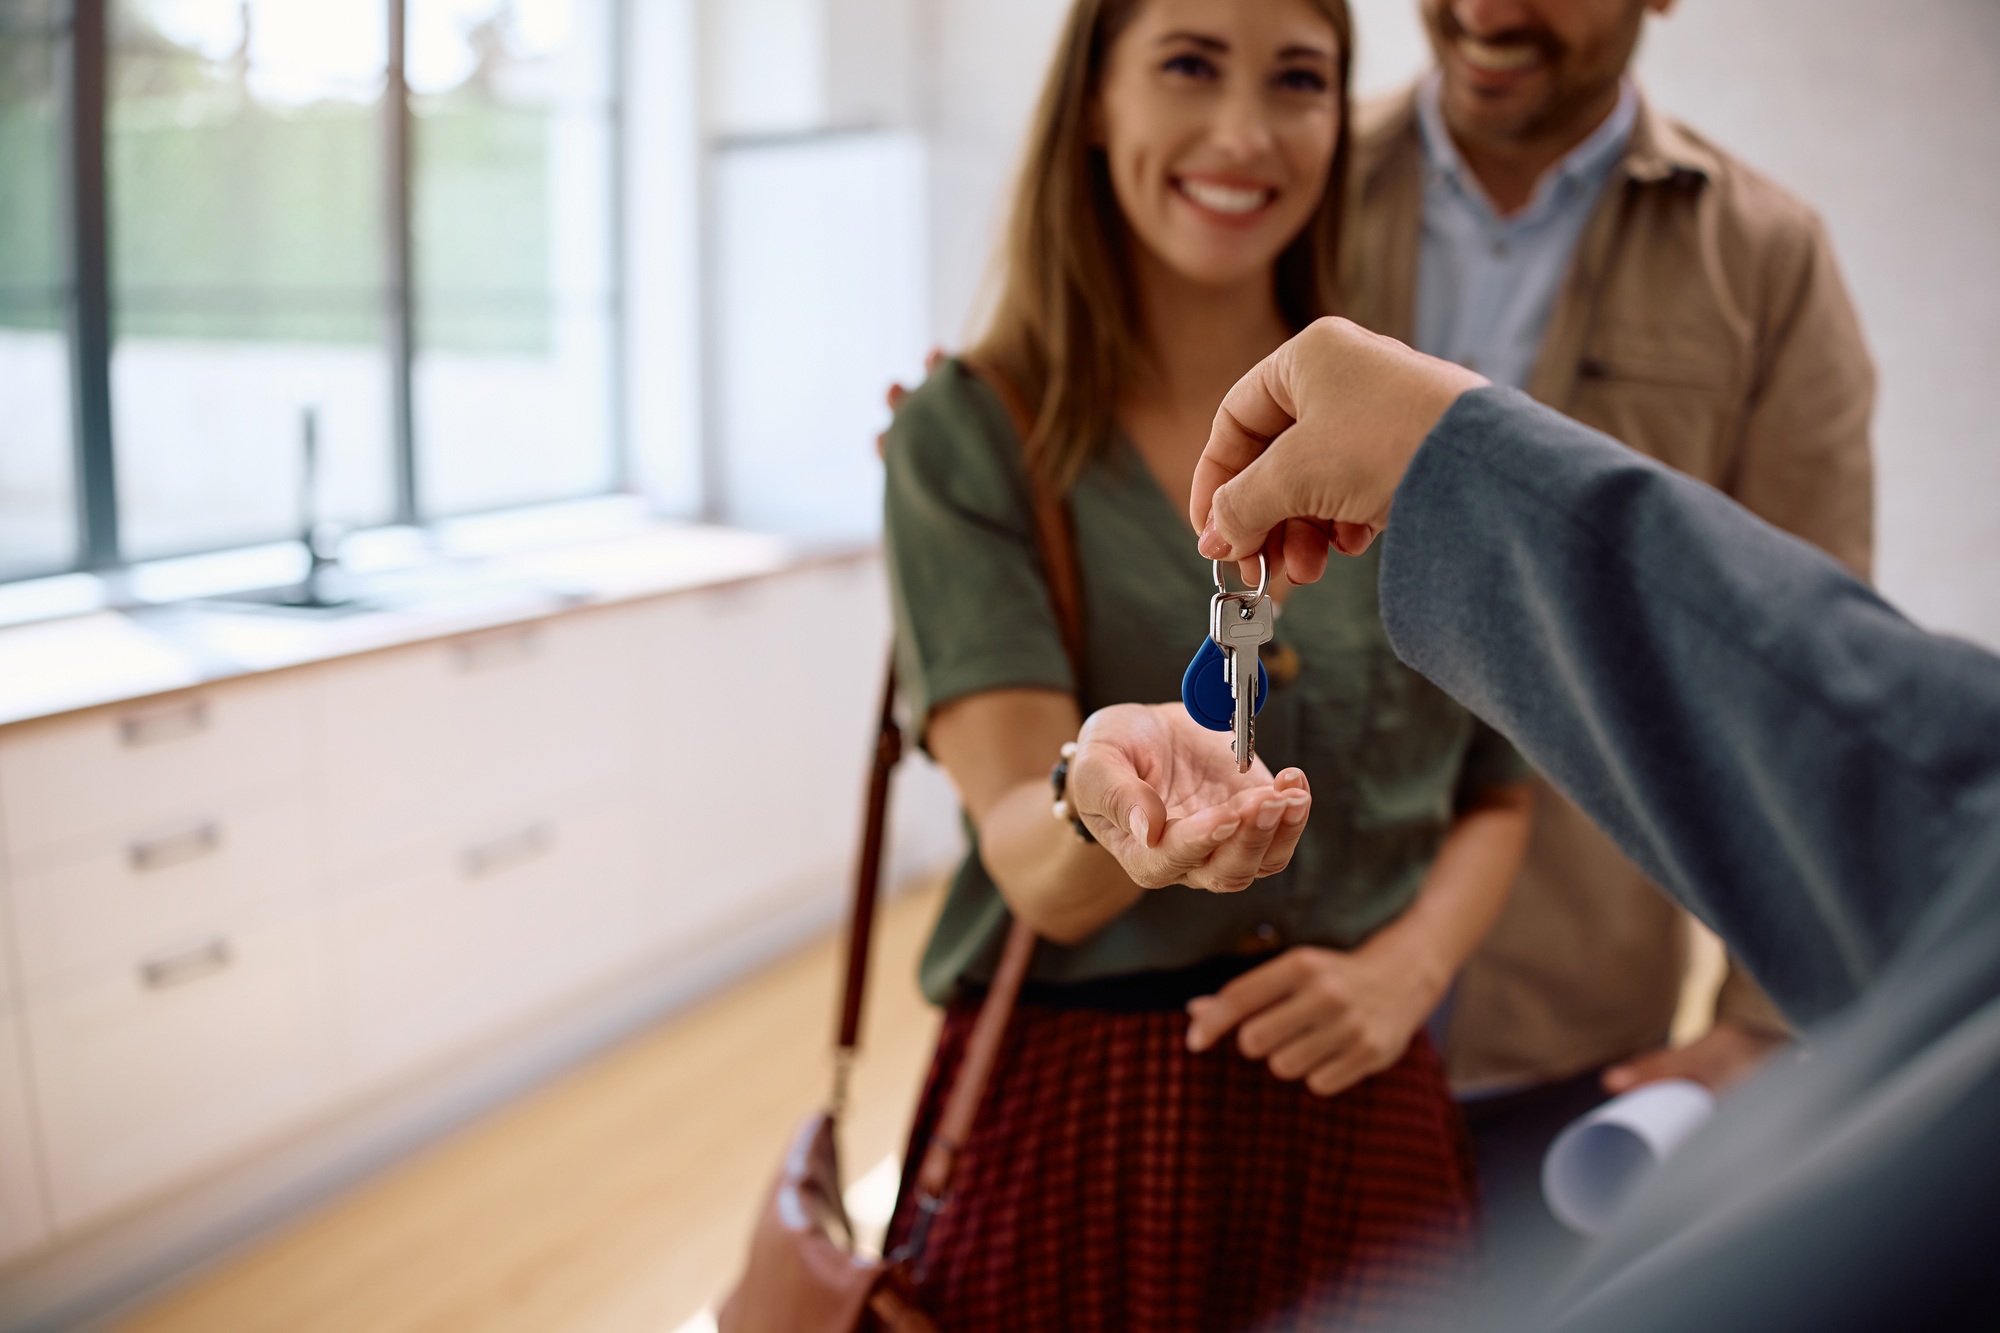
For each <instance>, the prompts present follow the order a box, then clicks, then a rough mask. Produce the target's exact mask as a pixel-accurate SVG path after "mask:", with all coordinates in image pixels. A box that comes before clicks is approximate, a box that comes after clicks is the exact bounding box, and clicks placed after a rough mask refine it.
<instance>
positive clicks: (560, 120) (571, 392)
mask: <svg viewBox="0 0 2000 1333" xmlns="http://www.w3.org/2000/svg"><path fill="white" fill-rule="evenodd" d="M409 15H410V19H409V22H410V27H409V31H410V67H409V81H410V93H411V103H410V109H411V113H412V125H411V159H412V162H413V164H414V170H413V173H412V187H413V191H414V205H415V208H414V219H413V221H414V250H415V253H414V263H413V273H414V277H415V284H416V292H415V306H414V313H415V317H416V364H415V380H414V385H413V389H414V395H415V400H414V404H413V406H414V409H415V413H416V422H417V434H418V438H419V439H421V440H423V441H424V442H425V446H426V447H425V448H424V449H423V450H422V451H421V452H420V453H419V455H418V486H417V491H418V494H419V495H421V496H423V497H424V499H425V502H426V505H427V508H428V509H429V510H430V511H431V512H433V513H454V514H455V513H463V512H465V511H467V510H475V509H492V508H496V507H499V506H503V505H513V504H521V503H523V502H526V501H531V500H538V499H550V498H554V497H557V496H568V495H582V494H588V493H590V492H593V491H602V490H606V489H609V488H610V487H612V486H613V485H614V484H616V481H617V459H616V456H615V453H614V451H613V450H612V448H611V447H610V442H611V440H612V438H613V434H614V432H613V428H612V421H611V416H610V404H611V394H610V392H609V388H610V386H611V384H612V359H613V345H614V341H615V337H616V328H615V320H614V310H613V305H612V292H613V272H612V253H611V251H612V236H613V230H612V202H613V197H614V196H613V189H612V181H613V165H612V163H613V158H612V150H613V124H614V122H613V114H612V113H613V107H612V101H611V87H612V80H611V50H612V42H611V33H610V32H609V30H608V23H607V21H606V20H607V19H608V18H609V13H608V12H607V10H606V8H605V7H604V6H602V5H586V4H572V3H568V0H498V3H496V2H495V0H410V10H409Z"/></svg>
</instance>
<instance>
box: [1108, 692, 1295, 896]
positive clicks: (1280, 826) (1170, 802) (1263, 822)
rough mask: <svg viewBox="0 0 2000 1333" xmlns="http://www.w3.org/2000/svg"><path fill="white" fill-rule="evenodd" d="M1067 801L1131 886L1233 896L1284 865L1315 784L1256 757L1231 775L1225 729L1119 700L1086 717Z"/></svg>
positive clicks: (1176, 708) (1165, 708)
mask: <svg viewBox="0 0 2000 1333" xmlns="http://www.w3.org/2000/svg"><path fill="white" fill-rule="evenodd" d="M1069 802H1070V809H1071V810H1072V811H1074V812H1075V813H1076V814H1077V816H1078V817H1079V818H1081V819H1082V820H1083V822H1084V825H1085V826H1086V827H1087V828H1089V830H1090V832H1091V836H1092V837H1094V838H1096V839H1097V841H1098V842H1099V843H1100V844H1101V845H1102V846H1103V847H1104V848H1105V850H1106V851H1108V852H1110V853H1111V855H1112V856H1114V857H1116V858H1117V860H1118V863H1119V865H1120V866H1122V867H1123V868H1124V870H1125V873H1126V874H1127V875H1130V876H1131V877H1132V881H1133V882H1134V883H1136V884H1139V885H1141V886H1143V887H1145V888H1149V889H1156V888H1162V887H1164V886H1166V885H1168V884H1187V885H1190V886H1192V887H1194V888H1198V889H1208V890H1210V891H1212V892H1216V893H1236V892H1239V891H1241V890H1243V889H1246V888H1248V887H1250V884H1251V882H1252V881H1254V880H1256V879H1258V878H1260V877H1262V876H1264V875H1275V874H1276V873H1277V872H1278V871H1280V870H1283V869H1284V868H1285V866H1286V865H1287V864H1288V863H1289V862H1290V861H1291V859H1292V851H1293V849H1294V848H1296V847H1297V846H1298V844H1299V835H1300V834H1301V833H1303V832H1304V831H1305V827H1306V816H1307V815H1308V814H1310V813H1311V810H1312V790H1311V788H1310V787H1309V786H1308V785H1307V783H1306V775H1305V774H1304V773H1302V772H1300V771H1299V770H1298V769H1296V768H1288V769H1286V770H1285V771H1284V772H1282V773H1280V774H1278V776H1277V777H1276V778H1273V777H1272V776H1271V771H1270V770H1269V769H1267V768H1266V767H1264V761H1263V760H1261V759H1259V760H1256V761H1254V762H1253V763H1252V764H1251V766H1250V771H1249V772H1247V773H1238V772H1237V771H1236V759H1235V756H1234V755H1233V754H1232V752H1231V750H1230V745H1229V736H1228V734H1227V733H1225V732H1214V731H1209V730H1208V729H1207V728H1205V727H1203V726H1201V725H1200V724H1199V723H1197V722H1196V721H1195V720H1194V719H1193V718H1191V717H1189V716H1188V715H1187V710H1186V709H1184V708H1182V707H1181V706H1180V705H1179V704H1119V705H1116V706H1114V707H1111V708H1104V709H1100V710H1099V711H1097V712H1095V713H1092V714H1091V715H1090V717H1089V718H1088V719H1086V720H1085V722H1084V724H1083V730H1082V732H1081V733H1080V734H1079V735H1078V736H1077V738H1076V757H1075V758H1074V759H1073V760H1071V761H1070V769H1069Z"/></svg>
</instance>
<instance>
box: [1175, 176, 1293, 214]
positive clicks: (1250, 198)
mask: <svg viewBox="0 0 2000 1333" xmlns="http://www.w3.org/2000/svg"><path fill="white" fill-rule="evenodd" d="M1180 186H1181V193H1182V194H1184V195H1186V196H1187V197H1188V198H1190V199H1192V200H1194V201H1195V202H1196V203H1197V204H1200V205H1201V206H1202V207H1203V208H1207V209H1212V210H1214V211H1215V212H1217V213H1253V212H1255V211H1256V210H1258V209H1259V208H1262V207H1263V206H1264V202H1265V201H1266V200H1267V199H1269V198H1270V197H1271V192H1270V191H1269V190H1263V189H1245V188H1243V187H1242V186H1238V185H1218V184H1216V183H1215V182H1214V181H1193V180H1183V181H1182V182H1181V183H1180Z"/></svg>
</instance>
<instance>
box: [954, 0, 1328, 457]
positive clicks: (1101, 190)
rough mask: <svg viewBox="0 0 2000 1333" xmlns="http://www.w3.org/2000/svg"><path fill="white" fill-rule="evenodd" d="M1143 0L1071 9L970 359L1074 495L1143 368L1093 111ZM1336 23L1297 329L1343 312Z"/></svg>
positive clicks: (1289, 287) (1285, 295)
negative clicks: (1327, 134)
mask: <svg viewBox="0 0 2000 1333" xmlns="http://www.w3.org/2000/svg"><path fill="white" fill-rule="evenodd" d="M1143 3H1144V0H1076V3H1075V4H1074V5H1073V6H1071V8H1070V12H1069V20H1068V22H1067V23H1066V24H1065V25H1064V27H1063V33H1062V38H1061V40H1060V41H1059V42H1058V43H1057V46H1056V57H1055V63H1054V64H1053V65H1052V66H1051V67H1050V69H1049V77H1048V82H1047V83H1046V84H1044V85H1043V87H1042V96H1041V101H1040V103H1039V105H1038V106H1037V107H1036V110H1035V120H1034V126H1033V129H1032V130H1031V131H1030V133H1029V137H1028V151H1027V155H1026V157H1025V159H1024V161H1023V164H1022V167H1021V175H1020V179H1019V181H1018V182H1017V183H1016V185H1015V188H1014V204H1013V211H1012V215H1011V217H1010V219H1009V222H1008V229H1007V239H1006V244H1005V247H1004V249H1003V251H1002V265H1003V268H1002V278H1001V285H1000V299H999V302H998V304H997V305H996V306H995V308H994V312H993V317H992V319H991V321H990V322H989V323H988V324H987V327H986V332H985V334H984V336H982V337H981V338H980V340H979V342H978V345H977V346H976V347H975V349H974V351H973V355H974V356H975V357H976V358H978V359H979V360H980V361H982V362H984V363H985V364H987V365H989V366H991V367H993V368H994V369H995V370H997V371H999V372H1000V373H1001V374H1003V375H1005V376H1006V377H1007V379H1008V380H1010V381H1011V382H1012V383H1013V385H1014V386H1015V387H1016V388H1017V389H1018V390H1019V391H1020V392H1021V393H1022V394H1023V395H1024V396H1025V398H1026V400H1027V405H1028V407H1029V410H1030V411H1032V412H1033V413H1034V416H1035V428H1034V433H1033V436H1032V437H1031V438H1030V439H1029V440H1028V441H1027V442H1026V443H1027V445H1028V455H1029V457H1030V458H1031V459H1032V460H1033V466H1034V468H1035V471H1036V472H1037V473H1038V474H1039V479H1040V480H1041V481H1042V483H1043V484H1045V485H1047V486H1049V487H1051V488H1053V489H1055V490H1057V491H1066V490H1067V489H1068V488H1069V487H1070V486H1071V485H1072V484H1073V483H1074V482H1075V480H1076V477H1077V474H1078V472H1080V471H1081V470H1082V468H1083V464H1084V462H1085V461H1086V460H1087V459H1088V458H1089V457H1090V456H1091V454H1093V453H1095V452H1096V451H1097V450H1098V449H1100V448H1102V447H1103V445H1104V443H1105V441H1107V440H1108V439H1109V438H1110V437H1111V431H1112V428H1113V424H1114V423H1113V415H1114V411H1115V408H1116V406H1117V399H1118V390H1119V386H1120V385H1121V384H1124V383H1126V382H1128V380H1129V377H1130V376H1131V375H1132V374H1133V373H1134V371H1135V370H1136V369H1137V368H1138V367H1139V364H1140V361H1141V359H1142V357H1143V350H1142V348H1141V347H1140V344H1139V338H1138V329H1137V325H1138V310H1139V304H1138V299H1137V295H1136V293H1135V291H1134V285H1133V283H1134V280H1133V272H1132V263H1131V257H1130V255H1129V254H1128V253H1127V241H1126V232H1125V227H1124V222H1123V218H1122V215H1121V214H1120V212H1119V208H1118V200H1117V196H1116V195H1115V194H1114V193H1113V192H1112V186H1111V173H1110V168H1109V166H1108V165H1107V164H1106V162H1105V156H1104V150H1103V149H1102V148H1101V147H1099V146H1097V145H1095V144H1093V143H1092V142H1091V132H1090V126H1091V105H1092V103H1093V102H1094V100H1095V99H1096V97H1097V93H1098V88H1099V85H1100V82H1101V80H1102V78H1103V73H1104V61H1105V57H1106V55H1107V54H1108V53H1109V51H1110V49H1111V45H1112V43H1114V42H1115V41H1117V40H1118V36H1119V34H1120V33H1122V32H1123V31H1124V29H1125V26H1126V24H1128V23H1130V22H1131V20H1132V17H1133V15H1134V14H1136V13H1137V12H1138V9H1139V6H1140V5H1141V4H1143ZM1313 3H1314V4H1315V5H1316V6H1317V7H1318V8H1319V10H1320V11H1321V12H1322V13H1323V14H1325V15H1326V17H1327V19H1328V20H1329V21H1330V22H1331V23H1332V24H1333V30H1334V36H1335V39H1336V41H1337V43H1338V47H1339V49H1338V51H1337V52H1336V55H1335V61H1336V65H1337V76H1338V80H1339V94H1340V101H1341V116H1340V136H1339V139H1338V140H1337V142H1336V144H1335V147H1334V153H1333V163H1332V169H1331V171H1330V172H1329V173H1328V176H1327V184H1326V193H1325V195H1324V196H1322V197H1321V199H1320V203H1319V208H1318V209H1317V210H1316V211H1315V212H1314V213H1313V216H1312V218H1311V220H1310V221H1308V222H1307V223H1306V225H1305V227H1304V228H1303V229H1302V230H1301V231H1300V232H1299V234H1298V236H1297V237H1295V238H1294V239H1293V240H1292V242H1291V243H1290V244H1289V245H1287V246H1286V247H1285V249H1284V251H1283V252H1282V253H1281V254H1280V255H1279V256H1278V261H1277V265H1276V269H1275V272H1274V274H1273V280H1274V282H1275V284H1276V287H1277V298H1278V309H1279V312H1280V313H1281V314H1282V315H1283V316H1284V318H1285V320H1286V322H1287V323H1288V324H1290V325H1291V327H1292V328H1293V329H1294V330H1295V331H1296V330H1298V329H1302V328H1304V327H1305V326H1306V325H1307V324H1310V323H1311V322H1312V321H1313V320H1314V319H1317V318H1318V317H1319V316H1321V315H1324V314H1331V313H1333V312H1334V311H1335V310H1336V309H1337V307H1338V300H1339V292H1338V264H1339V256H1340V224H1341V215H1342V210H1343V207H1344V204H1345V198H1346V183H1347V160H1348V137H1349V136H1348V121H1349V115H1348V110H1349V106H1348V103H1349V97H1348V85H1349V74H1350V71H1351V68H1352V64H1353V58H1354V57H1353V51H1354V24H1353V20H1352V19H1351V18H1350V17H1349V15H1348V11H1347V0H1313Z"/></svg>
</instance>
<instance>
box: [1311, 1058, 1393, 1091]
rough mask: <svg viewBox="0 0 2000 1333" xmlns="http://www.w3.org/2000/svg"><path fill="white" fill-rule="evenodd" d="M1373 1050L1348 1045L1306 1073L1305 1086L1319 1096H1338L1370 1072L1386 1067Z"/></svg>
mask: <svg viewBox="0 0 2000 1333" xmlns="http://www.w3.org/2000/svg"><path fill="white" fill-rule="evenodd" d="M1387 1067H1388V1065H1386V1064H1381V1063H1378V1062H1377V1060H1376V1057H1375V1055H1374V1053H1373V1052H1371V1051H1369V1050H1367V1049H1365V1048H1363V1047H1362V1046H1360V1045H1354V1046H1350V1047H1348V1048H1347V1049H1346V1050H1344V1051H1342V1052H1341V1053H1340V1054H1339V1055H1336V1056H1334V1057H1333V1058H1332V1059H1331V1060H1328V1061H1327V1062H1326V1063H1325V1064H1323V1065H1321V1066H1320V1067H1319V1068H1317V1069H1315V1070H1313V1071H1312V1073H1310V1074H1307V1075H1306V1087H1307V1088H1308V1089H1310V1090H1311V1091H1313V1092H1315V1093H1317V1094H1318V1095H1319V1096H1321V1097H1338V1096H1339V1095H1340V1094H1341V1093H1343V1092H1346V1091H1347V1090H1348V1089H1349V1088H1351V1087H1353V1086H1354V1085H1355V1084H1357V1083H1359V1082H1360V1081H1361V1080H1362V1079H1364V1078H1367V1077H1368V1076H1369V1075H1370V1074H1374V1073H1377V1072H1379V1071H1380V1070H1382V1069H1386V1068H1387Z"/></svg>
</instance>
